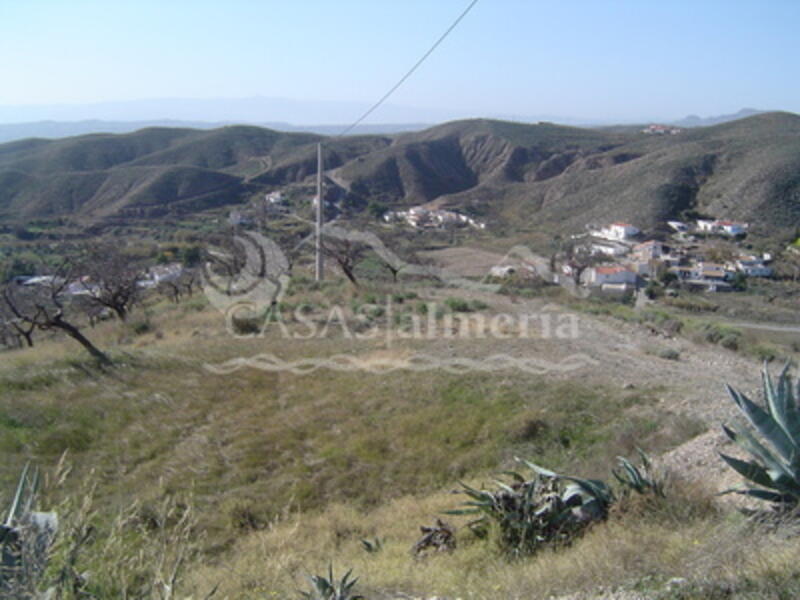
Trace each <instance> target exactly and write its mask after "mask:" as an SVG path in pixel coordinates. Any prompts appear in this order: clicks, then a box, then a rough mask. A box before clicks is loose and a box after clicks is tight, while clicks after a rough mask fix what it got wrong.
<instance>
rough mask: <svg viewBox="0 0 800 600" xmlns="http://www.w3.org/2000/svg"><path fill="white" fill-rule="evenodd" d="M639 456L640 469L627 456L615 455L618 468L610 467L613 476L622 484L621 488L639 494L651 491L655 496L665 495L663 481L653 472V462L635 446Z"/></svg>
mask: <svg viewBox="0 0 800 600" xmlns="http://www.w3.org/2000/svg"><path fill="white" fill-rule="evenodd" d="M636 451H637V452H638V453H639V458H640V459H641V461H642V468H641V469H640V468H639V467H637V466H636V465H634V464H633V463H632V462H631V461H629V460H628V459H627V458H624V457H622V456H618V457H617V463H618V465H619V468H616V469H612V470H611V472H612V473H613V475H614V477H615V478H616V479H617V481H619V483H620V484H621V485H622V486H623V489H628V490H633V491H635V492H637V493H639V494H647V493H648V492H652V493H653V494H655V495H656V496H658V497H660V498H663V497H664V496H665V491H664V482H663V481H662V480H660V479H658V478H657V477H656V476H655V475H654V474H653V464H652V462H651V461H650V457H649V456H647V454H645V452H644V451H643V450H642V449H641V448H637V449H636Z"/></svg>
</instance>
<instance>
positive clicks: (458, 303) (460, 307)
mask: <svg viewBox="0 0 800 600" xmlns="http://www.w3.org/2000/svg"><path fill="white" fill-rule="evenodd" d="M444 305H445V306H446V307H447V308H448V309H449V310H451V311H453V312H472V306H471V305H470V303H469V300H464V299H463V298H447V299H446V300H445V301H444Z"/></svg>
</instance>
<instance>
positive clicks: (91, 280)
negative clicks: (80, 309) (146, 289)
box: [78, 244, 145, 321]
mask: <svg viewBox="0 0 800 600" xmlns="http://www.w3.org/2000/svg"><path fill="white" fill-rule="evenodd" d="M78 264H79V267H78V268H79V271H80V281H81V283H82V285H83V288H84V290H83V291H84V292H85V295H86V297H87V298H88V299H89V300H90V301H92V302H94V303H95V304H97V305H100V306H104V307H106V308H109V309H111V310H113V311H114V313H115V314H116V315H117V316H118V317H119V318H120V320H121V321H124V320H125V319H126V318H127V317H128V313H129V312H130V310H131V308H132V306H133V305H134V304H135V303H136V302H137V301H138V300H139V297H140V293H141V287H140V285H139V284H140V282H141V281H142V280H143V279H144V278H145V269H144V268H143V267H142V266H141V265H139V264H137V262H136V261H134V260H133V259H132V258H131V257H129V256H126V255H125V254H123V253H122V252H121V251H120V250H119V249H118V248H117V247H115V246H112V245H110V244H103V245H100V246H96V247H94V248H92V249H91V250H89V251H88V253H87V254H86V256H84V257H83V259H82V260H80V262H79V263H78Z"/></svg>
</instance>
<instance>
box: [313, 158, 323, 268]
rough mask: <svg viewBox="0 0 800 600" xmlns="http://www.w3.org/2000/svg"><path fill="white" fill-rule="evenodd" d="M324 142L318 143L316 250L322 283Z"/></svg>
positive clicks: (317, 265)
mask: <svg viewBox="0 0 800 600" xmlns="http://www.w3.org/2000/svg"><path fill="white" fill-rule="evenodd" d="M322 211H323V208H322V142H318V143H317V227H316V240H315V244H314V250H315V252H316V261H315V264H316V276H315V280H316V281H322V280H323V279H324V277H325V274H324V270H323V267H324V265H323V260H322V218H323V216H324V215H323V212H322Z"/></svg>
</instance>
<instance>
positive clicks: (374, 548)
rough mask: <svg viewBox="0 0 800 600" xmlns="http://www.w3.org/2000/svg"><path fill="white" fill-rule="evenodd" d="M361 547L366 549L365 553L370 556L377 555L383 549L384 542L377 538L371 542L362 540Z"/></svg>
mask: <svg viewBox="0 0 800 600" xmlns="http://www.w3.org/2000/svg"><path fill="white" fill-rule="evenodd" d="M361 547H362V548H363V549H364V552H367V553H368V554H377V553H378V552H380V551H381V550H382V549H383V540H382V539H381V538H379V537H375V538H373V539H371V540H370V539H366V538H364V539H363V540H361Z"/></svg>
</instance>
